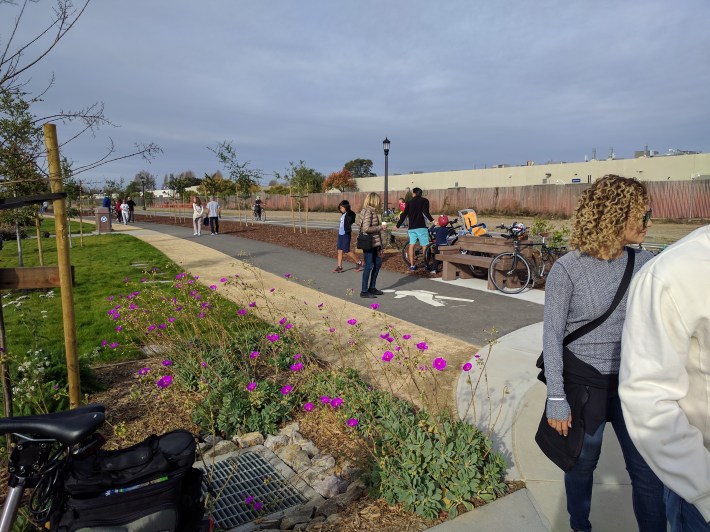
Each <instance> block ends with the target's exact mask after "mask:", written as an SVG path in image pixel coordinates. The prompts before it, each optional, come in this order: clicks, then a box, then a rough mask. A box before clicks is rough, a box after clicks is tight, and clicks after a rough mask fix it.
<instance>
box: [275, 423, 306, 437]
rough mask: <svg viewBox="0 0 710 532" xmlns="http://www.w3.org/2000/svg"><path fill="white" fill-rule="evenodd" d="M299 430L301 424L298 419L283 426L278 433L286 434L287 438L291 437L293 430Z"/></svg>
mask: <svg viewBox="0 0 710 532" xmlns="http://www.w3.org/2000/svg"><path fill="white" fill-rule="evenodd" d="M299 430H301V425H299V424H298V421H294V422H293V423H289V424H288V425H286V426H285V427H283V428H282V429H281V430H280V431H279V434H283V435H284V436H288V437H289V438H291V437H293V433H294V432H298V431H299Z"/></svg>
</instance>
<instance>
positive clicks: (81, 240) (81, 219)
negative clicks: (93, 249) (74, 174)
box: [70, 179, 84, 248]
mask: <svg viewBox="0 0 710 532" xmlns="http://www.w3.org/2000/svg"><path fill="white" fill-rule="evenodd" d="M81 185H82V182H81V179H80V180H79V245H80V246H81V247H82V248H83V247H84V215H83V213H82V210H83V209H84V206H83V205H82V204H81V203H82V202H81ZM70 229H71V227H70Z"/></svg>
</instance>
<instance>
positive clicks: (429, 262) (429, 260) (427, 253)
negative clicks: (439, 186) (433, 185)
mask: <svg viewBox="0 0 710 532" xmlns="http://www.w3.org/2000/svg"><path fill="white" fill-rule="evenodd" d="M446 227H447V228H448V232H447V234H446V242H447V244H448V245H449V246H452V245H453V244H455V243H456V241H457V240H458V238H459V232H460V229H461V226H460V225H459V224H458V218H451V219H449V222H448V223H447V224H446ZM434 229H436V225H432V226H431V227H429V244H427V245H426V246H423V247H422V246H421V245H420V244H419V242H417V243H416V244H414V264H410V263H409V243H408V241H407V240H402V241H401V242H402V243H401V244H400V245H398V246H397V247H398V249H399V250H400V253H401V255H402V260H403V261H404V263H405V264H406V265H407V266H414V267H415V268H417V269H419V268H426V269H427V270H428V271H431V270H433V269H434V256H435V255H436V254H437V252H438V247H437V245H436V242H435V241H434V240H435V237H434Z"/></svg>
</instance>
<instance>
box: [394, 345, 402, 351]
mask: <svg viewBox="0 0 710 532" xmlns="http://www.w3.org/2000/svg"><path fill="white" fill-rule="evenodd" d="M394 350H395V351H401V350H402V348H401V347H400V346H398V345H396V346H394Z"/></svg>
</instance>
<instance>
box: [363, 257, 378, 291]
mask: <svg viewBox="0 0 710 532" xmlns="http://www.w3.org/2000/svg"><path fill="white" fill-rule="evenodd" d="M362 256H363V257H364V259H365V270H364V271H363V272H362V290H360V291H361V292H367V291H368V290H369V289H373V290H374V289H375V288H377V274H378V273H380V266H382V257H380V247H379V246H378V247H376V248H375V249H368V250H362Z"/></svg>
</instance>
